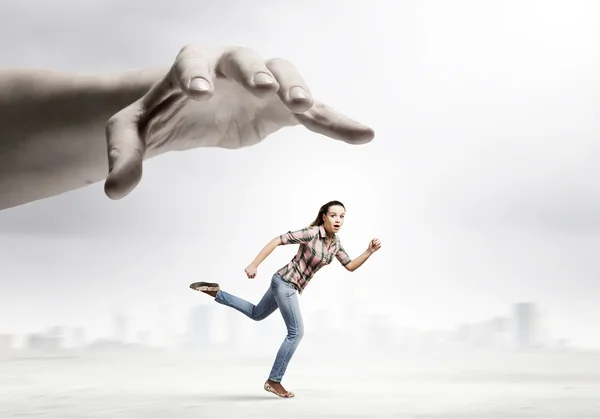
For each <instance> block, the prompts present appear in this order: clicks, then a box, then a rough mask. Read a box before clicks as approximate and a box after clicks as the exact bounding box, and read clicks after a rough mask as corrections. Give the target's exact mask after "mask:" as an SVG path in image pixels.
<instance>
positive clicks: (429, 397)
mask: <svg viewBox="0 0 600 419" xmlns="http://www.w3.org/2000/svg"><path fill="white" fill-rule="evenodd" d="M338 349H339V348H338ZM342 352H344V351H342ZM332 355H333V351H332V350H330V351H329V352H328V353H326V354H321V356H318V355H317V354H316V353H306V352H305V353H304V354H302V355H299V356H298V357H297V358H295V359H294V361H295V362H294V365H293V366H292V365H290V368H289V370H288V375H287V376H286V378H285V379H284V385H286V386H287V387H288V388H289V389H290V390H292V391H294V392H295V393H296V394H297V397H296V398H295V399H289V400H285V399H279V398H277V397H275V396H273V395H271V394H269V393H267V392H265V391H264V390H263V389H262V384H263V382H264V380H265V377H266V374H267V373H268V371H269V369H270V366H271V362H272V359H271V358H269V357H261V358H258V357H253V358H251V357H245V358H244V357H242V356H240V355H231V354H229V355H227V354H224V353H221V354H216V355H215V354H213V355H211V356H210V357H209V358H208V359H202V358H201V357H200V356H199V355H198V354H196V355H192V354H178V355H176V356H173V355H168V356H166V355H164V354H162V355H156V354H148V353H143V354H136V355H134V354H121V355H118V356H117V355H108V354H93V355H87V356H85V357H79V358H70V359H66V358H63V359H40V358H30V359H20V360H15V359H13V360H4V361H0V417H82V418H83V417H85V418H92V417H107V418H108V417H110V418H117V417H118V418H125V417H132V418H133V417H136V418H142V417H143V418H149V417H169V418H178V417H181V418H184V417H185V418H191V417H260V418H286V417H303V418H313V417H461V418H474V417H478V418H483V417H485V418H490V417H522V418H542V417H543V418H556V417H570V418H575V417H576V418H583V417H586V418H591V417H600V355H598V354H568V353H556V354H543V355H539V354H537V355H533V354H519V355H507V354H503V355H500V354H487V355H483V354H475V355H473V354H471V355H468V354H460V355H448V354H446V355H443V356H442V355H427V356H425V355H419V356H416V355H407V354H400V355H398V356H397V357H395V358H394V357H393V356H392V355H390V354H386V355H381V354H380V355H375V354H372V353H370V352H368V351H365V352H362V353H358V354H354V355H353V356H351V355H350V354H348V353H347V352H346V355H345V356H342V357H337V358H334V357H333V356H332ZM369 358H370V359H369Z"/></svg>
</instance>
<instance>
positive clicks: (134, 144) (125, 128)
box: [104, 106, 146, 200]
mask: <svg viewBox="0 0 600 419" xmlns="http://www.w3.org/2000/svg"><path fill="white" fill-rule="evenodd" d="M132 108H133V106H132V107H131V108H126V109H124V110H123V111H122V112H119V113H118V114H116V115H114V116H113V117H112V118H111V119H110V120H109V122H108V124H107V125H106V143H107V149H108V169H109V172H108V177H107V178H106V181H105V183H104V192H105V193H106V196H108V197H109V198H110V199H115V200H116V199H121V198H123V197H125V196H127V195H128V194H129V193H130V192H131V191H132V190H133V189H135V187H136V186H137V185H138V184H139V183H140V180H141V179H142V165H143V160H144V153H145V151H146V145H145V144H144V141H142V139H141V137H140V135H139V131H138V126H137V124H136V120H135V118H134V117H133V115H134V112H133V109H132Z"/></svg>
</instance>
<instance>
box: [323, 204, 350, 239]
mask: <svg viewBox="0 0 600 419" xmlns="http://www.w3.org/2000/svg"><path fill="white" fill-rule="evenodd" d="M345 216H346V210H345V209H344V207H342V206H340V205H332V206H330V207H329V209H328V210H327V214H325V215H323V220H324V221H325V230H327V232H329V233H337V232H338V231H340V229H341V228H342V226H343V225H344V217H345Z"/></svg>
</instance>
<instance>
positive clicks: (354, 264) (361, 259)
mask: <svg viewBox="0 0 600 419" xmlns="http://www.w3.org/2000/svg"><path fill="white" fill-rule="evenodd" d="M372 254H373V253H372V252H371V251H370V250H369V249H367V250H365V251H364V252H363V253H362V254H361V255H360V256H358V257H357V258H356V259H353V260H352V262H350V263H349V264H348V265H347V266H346V268H347V269H348V270H349V271H351V272H354V271H355V270H357V269H358V268H360V267H361V266H362V264H363V263H365V262H366V261H367V259H369V258H370V257H371V255H372Z"/></svg>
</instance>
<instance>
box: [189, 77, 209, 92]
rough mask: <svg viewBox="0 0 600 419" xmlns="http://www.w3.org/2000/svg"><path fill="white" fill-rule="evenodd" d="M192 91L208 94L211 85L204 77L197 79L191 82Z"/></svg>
mask: <svg viewBox="0 0 600 419" xmlns="http://www.w3.org/2000/svg"><path fill="white" fill-rule="evenodd" d="M190 89H193V90H196V91H198V92H208V91H209V90H210V83H209V82H208V80H206V79H204V78H202V77H195V78H193V79H192V81H190Z"/></svg>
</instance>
